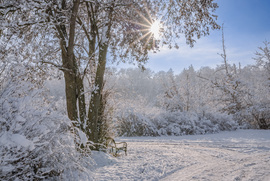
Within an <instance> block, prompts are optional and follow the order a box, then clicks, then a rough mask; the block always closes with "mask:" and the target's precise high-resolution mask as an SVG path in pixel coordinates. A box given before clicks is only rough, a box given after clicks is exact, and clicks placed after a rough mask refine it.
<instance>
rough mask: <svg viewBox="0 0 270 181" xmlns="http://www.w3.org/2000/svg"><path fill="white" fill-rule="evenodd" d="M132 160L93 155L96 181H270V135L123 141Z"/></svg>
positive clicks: (243, 133) (255, 133)
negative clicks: (95, 163) (126, 144)
mask: <svg viewBox="0 0 270 181" xmlns="http://www.w3.org/2000/svg"><path fill="white" fill-rule="evenodd" d="M117 141H126V142H127V143H128V155H127V156H124V154H122V155H121V156H120V157H118V158H113V157H110V156H108V155H106V154H104V153H93V157H94V159H95V160H96V162H97V165H96V169H95V170H94V173H95V175H94V180H164V181H167V180H168V181H171V180H177V181H179V180H185V181H187V180H214V181H216V180H219V181H220V180H224V181H229V180H235V181H236V180H258V181H269V180H270V131H269V130H237V131H232V132H221V133H218V134H209V135H194V136H181V137H136V138H118V139H117Z"/></svg>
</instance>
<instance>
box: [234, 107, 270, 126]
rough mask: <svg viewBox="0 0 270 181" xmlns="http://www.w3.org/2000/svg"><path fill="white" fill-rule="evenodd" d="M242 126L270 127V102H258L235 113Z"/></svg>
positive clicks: (235, 117)
mask: <svg viewBox="0 0 270 181" xmlns="http://www.w3.org/2000/svg"><path fill="white" fill-rule="evenodd" d="M234 119H235V120H237V121H238V122H239V124H240V126H241V127H242V128H252V129H270V104H257V105H253V106H251V107H249V108H248V109H245V110H243V111H241V112H239V113H237V114H235V115H234Z"/></svg>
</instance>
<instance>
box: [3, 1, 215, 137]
mask: <svg viewBox="0 0 270 181" xmlns="http://www.w3.org/2000/svg"><path fill="white" fill-rule="evenodd" d="M217 7H218V6H217V4H216V3H214V2H213V0H208V1H206V0H190V1H186V0H181V1H176V0H171V1H164V0H155V1H152V0H149V1H148V0H147V1H145V0H139V1H137V0H128V1H127V0H106V1H101V0H96V1H81V0H74V1H70V0H54V1H50V0H46V1H43V0H29V1H24V0H10V1H1V4H0V12H1V18H0V21H1V22H0V24H1V27H3V28H2V29H1V32H2V34H3V35H4V36H16V37H20V38H21V42H22V44H23V45H22V46H20V47H21V48H24V45H25V46H26V45H27V44H28V46H29V47H31V46H32V48H31V49H30V50H32V52H36V53H35V56H34V58H35V60H37V61H38V62H39V63H40V64H42V63H43V64H44V63H46V64H50V65H53V66H55V67H57V68H59V69H60V70H62V71H63V73H64V79H65V85H66V87H65V92H66V105H67V113H68V117H69V118H70V119H71V120H73V121H74V125H75V126H77V127H79V128H80V129H81V130H83V131H84V132H86V134H87V135H88V137H89V139H90V140H92V141H94V142H101V141H102V139H101V136H100V133H99V131H100V130H101V129H102V127H101V125H102V122H103V121H104V120H103V119H102V117H103V116H102V114H103V113H102V111H101V110H104V109H103V108H102V106H104V103H103V102H102V100H103V98H102V97H103V96H102V92H103V87H104V73H105V67H106V61H107V53H108V51H110V55H111V56H112V57H113V59H114V60H115V61H116V60H121V61H130V62H132V61H137V62H139V63H144V62H145V61H146V60H147V58H148V52H149V51H150V50H157V49H158V48H159V46H158V45H164V46H165V45H168V46H169V47H170V48H171V47H173V46H174V47H178V45H177V43H176V41H175V40H176V39H175V37H176V38H179V37H180V36H182V35H184V36H185V38H186V41H187V44H189V45H191V46H193V44H194V42H195V37H196V38H200V37H201V36H205V35H208V34H209V32H210V29H218V28H219V26H218V25H217V24H216V22H215V21H216V18H217V16H216V15H214V14H213V12H214V11H215V9H216V8H217ZM155 21H160V24H162V25H163V31H160V32H159V33H160V34H161V35H160V37H161V38H160V40H156V39H155V38H154V37H153V32H151V31H150V27H151V25H152V24H154V23H155ZM145 29H146V30H145ZM55 42H58V43H55ZM34 45H35V46H34ZM48 52H49V55H46V53H48ZM51 52H52V53H51ZM52 55H58V57H59V55H60V57H61V58H57V59H56V60H59V61H54V60H53V59H51V58H47V57H51V56H52ZM24 57H27V55H26V54H25V56H24ZM28 57H31V58H30V59H33V57H32V54H28ZM89 73H93V75H91V80H92V81H90V83H91V85H90V86H91V89H90V92H91V93H90V94H91V95H90V96H91V99H90V100H89V104H88V105H89V106H88V111H87V110H86V108H87V103H86V98H85V95H86V94H85V93H86V92H88V91H87V90H85V89H86V87H85V85H84V79H85V77H86V75H87V74H89Z"/></svg>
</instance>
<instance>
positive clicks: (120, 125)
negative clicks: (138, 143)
mask: <svg viewBox="0 0 270 181" xmlns="http://www.w3.org/2000/svg"><path fill="white" fill-rule="evenodd" d="M116 120H117V124H116V128H117V134H118V135H119V136H157V135H158V133H157V129H156V127H155V125H154V124H153V123H152V121H151V120H150V119H149V118H148V117H147V116H146V115H143V114H141V113H136V112H133V111H132V110H124V111H123V112H121V114H118V116H117V117H116Z"/></svg>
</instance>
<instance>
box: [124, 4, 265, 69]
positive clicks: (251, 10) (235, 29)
mask: <svg viewBox="0 0 270 181" xmlns="http://www.w3.org/2000/svg"><path fill="white" fill-rule="evenodd" d="M215 2H217V3H218V4H219V8H218V9H217V11H216V14H217V15H218V23H219V24H220V25H222V23H224V34H225V46H226V50H227V57H228V61H229V62H230V63H236V64H238V63H239V62H240V63H241V65H242V66H244V65H247V64H254V63H255V61H254V60H253V59H252V57H254V53H255V52H256V50H257V49H258V47H259V46H263V41H265V40H268V41H270V20H269V18H270V0H216V1H215ZM218 53H222V32H221V30H215V31H212V32H211V34H210V35H209V36H206V37H202V38H201V39H199V40H197V43H196V44H195V45H194V47H193V48H190V47H189V46H188V45H186V44H185V40H184V39H182V40H180V48H179V49H177V50H176V49H172V50H169V49H161V51H160V52H158V53H156V54H151V55H150V59H149V61H148V63H147V64H146V65H145V67H146V68H150V69H151V70H153V71H155V72H158V71H168V70H169V69H170V68H172V69H173V71H174V72H175V73H179V72H181V71H182V70H183V69H184V68H188V67H189V66H190V65H193V67H194V68H195V69H199V68H200V67H202V66H210V67H215V66H216V65H218V64H221V63H222V58H221V57H220V55H218ZM120 66H121V67H136V66H132V65H128V64H125V65H123V64H121V65H120Z"/></svg>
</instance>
